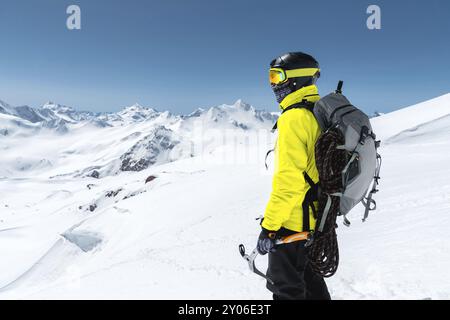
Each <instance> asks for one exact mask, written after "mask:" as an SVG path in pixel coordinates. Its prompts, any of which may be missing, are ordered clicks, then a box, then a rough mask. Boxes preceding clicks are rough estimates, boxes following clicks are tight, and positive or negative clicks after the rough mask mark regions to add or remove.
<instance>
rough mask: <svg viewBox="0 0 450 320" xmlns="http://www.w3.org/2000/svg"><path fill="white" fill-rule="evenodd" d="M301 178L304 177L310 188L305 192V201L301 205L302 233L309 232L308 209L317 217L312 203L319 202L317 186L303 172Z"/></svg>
mask: <svg viewBox="0 0 450 320" xmlns="http://www.w3.org/2000/svg"><path fill="white" fill-rule="evenodd" d="M303 176H304V177H305V180H306V182H308V184H309V186H310V188H309V190H308V192H306V195H305V199H304V200H303V203H302V210H303V231H308V232H309V231H311V223H310V221H309V220H310V219H309V208H311V209H312V211H313V214H314V216H315V217H317V210H316V207H315V206H314V202H315V201H318V200H319V184H318V183H314V181H313V180H312V179H311V177H310V176H309V175H308V173H307V172H306V171H305V172H303Z"/></svg>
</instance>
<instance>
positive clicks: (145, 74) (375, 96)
mask: <svg viewBox="0 0 450 320" xmlns="http://www.w3.org/2000/svg"><path fill="white" fill-rule="evenodd" d="M70 4H77V5H79V6H80V7H81V10H82V30H79V31H69V30H68V29H67V28H66V19H67V14H66V8H67V7H68V6H69V5H70ZM370 4H377V5H379V6H380V7H381V10H382V30H379V31H370V30H368V29H367V28H366V19H367V16H368V15H367V14H366V9H367V7H368V6H369V5H370ZM449 34H450V2H449V1H448V0H428V1H418V0H412V1H411V0H409V1H406V0H396V1H392V0H390V1H376V0H371V1H365V0H341V1H323V0H318V1H302V0H295V1H273V0H272V1H265V0H257V1H255V0H246V1H243V0H239V1H238V0H209V1H207V0H176V1H175V0H127V1H118V0H95V1H92V0H82V1H76V0H71V1H66V0H28V1H26V0H2V1H1V3H0V43H1V47H0V100H4V101H6V102H9V103H11V104H13V105H23V104H28V105H31V106H39V105H41V104H43V103H44V102H46V101H47V100H52V101H55V102H58V103H63V104H66V105H70V106H73V107H75V108H77V109H84V110H94V111H117V110H119V109H120V108H122V107H124V106H127V105H131V104H133V103H135V102H139V103H140V104H142V105H146V106H152V107H156V108H158V109H161V110H166V109H167V110H170V111H172V112H175V113H189V112H191V111H192V110H193V109H195V108H197V107H208V106H213V105H218V104H222V103H233V102H234V101H235V100H237V99H238V98H242V99H244V100H245V101H247V102H249V103H251V104H253V105H255V106H256V107H259V108H263V109H267V110H276V109H277V105H276V102H275V99H274V97H273V94H272V91H271V89H270V87H269V85H268V80H267V69H268V64H269V63H270V61H271V60H272V59H273V58H275V57H276V56H278V55H280V54H282V53H284V52H287V51H304V52H307V53H310V54H312V55H314V56H315V57H316V58H317V59H318V60H319V62H320V63H321V66H322V78H321V79H320V80H319V83H318V85H319V88H320V92H321V94H326V93H327V92H329V91H331V90H333V89H334V87H335V85H336V83H337V81H338V80H339V79H343V80H345V88H344V89H345V93H346V94H347V95H348V96H349V98H351V100H352V101H353V102H354V103H355V104H357V105H358V106H360V107H361V108H362V109H364V110H365V111H367V112H373V111H374V110H378V111H383V112H386V111H390V110H393V109H397V108H400V107H404V106H408V105H411V104H414V103H416V102H420V101H423V100H427V99H430V98H433V97H436V96H438V95H441V94H444V93H447V92H450V76H449V72H450V54H449V53H450V41H448V37H449Z"/></svg>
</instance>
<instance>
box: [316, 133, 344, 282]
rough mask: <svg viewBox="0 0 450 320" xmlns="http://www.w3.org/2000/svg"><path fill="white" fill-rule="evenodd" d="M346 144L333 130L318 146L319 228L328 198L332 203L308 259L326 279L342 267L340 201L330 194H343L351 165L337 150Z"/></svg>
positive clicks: (322, 137) (322, 136)
mask: <svg viewBox="0 0 450 320" xmlns="http://www.w3.org/2000/svg"><path fill="white" fill-rule="evenodd" d="M344 143H345V140H344V136H343V135H342V133H341V131H340V130H338V129H337V128H332V129H329V130H328V131H327V132H325V133H323V134H322V135H321V136H320V137H319V139H318V140H317V143H316V146H315V156H316V166H317V170H318V171H319V187H320V192H319V209H318V216H317V217H316V218H317V226H319V224H320V223H321V222H322V221H321V219H322V215H323V213H324V210H325V206H326V204H327V201H328V199H329V198H328V197H330V199H331V206H330V209H329V211H328V214H327V216H326V221H325V224H324V227H323V230H322V231H317V230H318V227H316V231H315V232H314V234H313V240H312V242H311V244H310V246H309V250H308V257H309V260H310V263H311V267H312V269H313V270H314V272H315V273H317V274H319V275H321V276H322V277H324V278H329V277H331V276H333V275H334V274H335V273H336V271H337V268H338V265H339V247H338V240H337V234H336V228H337V224H336V219H337V216H338V215H339V208H340V198H339V197H337V196H331V194H334V193H342V192H343V185H342V171H343V169H344V168H345V166H346V164H347V162H348V153H347V151H345V150H342V149H338V148H337V147H338V146H342V145H343V144H344Z"/></svg>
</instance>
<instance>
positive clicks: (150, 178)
mask: <svg viewBox="0 0 450 320" xmlns="http://www.w3.org/2000/svg"><path fill="white" fill-rule="evenodd" d="M155 179H156V177H155V176H148V177H147V179H145V183H149V182H152V181H153V180H155Z"/></svg>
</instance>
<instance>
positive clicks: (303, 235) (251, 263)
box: [239, 232, 310, 285]
mask: <svg viewBox="0 0 450 320" xmlns="http://www.w3.org/2000/svg"><path fill="white" fill-rule="evenodd" d="M309 239H310V233H309V232H299V233H295V234H293V235H291V236H289V237H285V238H281V239H278V240H276V241H275V246H279V245H283V244H288V243H293V242H297V241H303V240H309ZM239 253H240V254H241V256H242V258H244V260H245V261H247V263H248V267H249V268H250V271H251V272H253V273H255V274H257V275H258V276H260V277H262V278H264V279H266V280H267V282H269V283H270V284H271V285H274V282H273V280H272V279H270V278H269V277H268V276H267V275H265V274H264V273H262V272H261V271H260V270H258V268H257V267H256V264H255V260H256V257H257V256H258V254H259V253H258V250H257V249H256V248H255V249H254V250H253V251H252V253H251V254H250V255H248V254H246V253H245V247H244V245H243V244H240V245H239Z"/></svg>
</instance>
